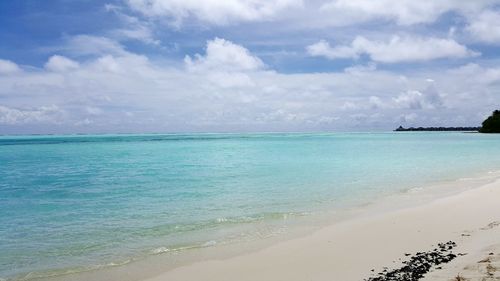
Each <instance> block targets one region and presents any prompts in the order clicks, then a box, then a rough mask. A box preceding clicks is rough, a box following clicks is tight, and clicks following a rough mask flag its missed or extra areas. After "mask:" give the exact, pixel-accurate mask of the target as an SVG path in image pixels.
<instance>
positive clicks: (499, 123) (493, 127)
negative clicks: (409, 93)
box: [394, 110, 500, 133]
mask: <svg viewBox="0 0 500 281" xmlns="http://www.w3.org/2000/svg"><path fill="white" fill-rule="evenodd" d="M482 125H483V126H481V127H417V128H415V127H410V128H404V127H403V126H399V127H398V128H397V129H396V130H394V131H395V132H423V131H431V132H432V131H435V132H439V131H461V132H480V133H500V110H495V111H493V113H492V114H491V116H489V117H488V118H486V120H484V121H483V124H482Z"/></svg>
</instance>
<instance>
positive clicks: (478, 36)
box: [0, 0, 500, 134]
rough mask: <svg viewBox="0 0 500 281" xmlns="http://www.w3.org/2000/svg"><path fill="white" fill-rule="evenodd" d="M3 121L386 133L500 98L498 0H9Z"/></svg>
mask: <svg viewBox="0 0 500 281" xmlns="http://www.w3.org/2000/svg"><path fill="white" fill-rule="evenodd" d="M0 42H1V43H0V134H12V133H105V132H109V133H112V132H186V131H195V132H237V131H380V130H390V129H393V128H395V127H397V126H399V125H403V126H476V125H479V124H480V122H481V121H482V120H483V119H484V117H485V116H487V115H488V114H489V113H490V112H491V111H492V110H494V109H496V108H500V0H474V1H463V0H419V1H416V0H109V1H107V2H106V1H102V0H51V1H39V0H24V1H18V0H3V1H0Z"/></svg>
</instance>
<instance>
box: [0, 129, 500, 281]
mask: <svg viewBox="0 0 500 281" xmlns="http://www.w3.org/2000/svg"><path fill="white" fill-rule="evenodd" d="M499 170H500V136H499V135H489V134H479V133H464V132H400V133H394V132H387V133H246V134H225V133H217V134H207V133H203V134H140V135H47V136H44V135H36V136H1V137H0V280H34V279H37V278H41V277H49V276H58V275H63V274H69V273H78V272H84V271H91V270H97V269H101V268H105V267H108V266H119V265H122V264H128V263H131V262H134V261H138V260H141V259H145V258H148V257H150V256H154V255H168V254H172V253H177V254H178V253H183V252H191V253H193V251H196V250H197V249H200V248H216V247H218V246H219V245H226V244H232V243H233V244H234V243H240V242H242V241H249V240H258V239H265V238H266V237H275V236H279V235H283V232H286V231H287V229H288V226H289V225H292V224H294V222H295V221H297V220H299V219H300V220H304V218H306V220H307V218H309V217H311V218H313V217H315V216H317V215H320V214H325V213H328V214H331V215H332V216H334V214H335V212H332V211H336V210H344V209H350V208H351V209H352V208H355V207H356V206H362V205H364V204H368V203H370V202H373V201H374V200H378V199H380V198H383V197H387V196H392V195H394V194H400V193H404V192H409V191H411V190H415V189H418V188H420V187H424V186H428V185H432V184H434V183H437V182H442V181H457V180H460V179H464V178H467V177H471V176H474V175H479V174H483V173H488V172H495V171H499ZM263 226H266V227H263Z"/></svg>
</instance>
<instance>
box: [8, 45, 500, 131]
mask: <svg viewBox="0 0 500 281" xmlns="http://www.w3.org/2000/svg"><path fill="white" fill-rule="evenodd" d="M73 59H74V58H73ZM78 63H79V68H78V71H62V72H53V71H50V70H49V69H40V68H34V67H30V66H26V68H25V70H24V71H22V72H19V73H14V74H12V75H1V76H0V98H1V100H2V101H7V102H8V103H3V107H2V109H1V111H2V113H1V115H0V116H1V120H2V121H1V122H2V123H3V124H11V125H16V126H23V124H30V123H33V124H41V123H48V124H52V123H50V122H55V123H57V124H59V125H58V126H59V127H58V128H60V127H66V128H68V129H67V130H68V131H107V132H116V131H136V132H141V131H142V132H144V131H156V132H158V131H241V130H245V131H269V130H274V131H276V130H282V131H287V130H290V131H300V130H320V129H329V130H330V129H331V130H352V129H356V130H358V129H359V130H362V129H376V128H381V129H391V128H393V127H396V126H398V125H399V122H400V120H401V118H400V116H409V114H411V113H412V112H418V114H419V115H418V118H417V119H415V120H414V122H424V121H425V120H438V121H432V122H434V123H432V124H429V123H425V124H422V125H450V126H451V125H476V124H479V122H480V118H481V116H480V115H479V114H478V113H480V112H485V114H486V113H489V112H490V111H491V110H492V108H491V107H492V106H494V105H495V104H498V95H497V93H498V92H500V83H498V82H499V81H500V68H495V67H493V68H487V67H484V66H481V65H478V64H470V65H465V66H463V67H460V68H454V69H452V70H448V69H446V68H444V67H443V68H437V70H434V68H431V69H423V68H418V69H415V70H412V71H406V72H400V71H397V72H393V71H389V70H384V69H383V68H382V69H377V68H376V67H375V66H374V65H370V64H369V65H368V66H358V67H351V68H348V69H346V70H345V71H337V72H325V73H279V72H277V71H273V70H272V69H270V68H269V67H265V66H264V65H263V63H262V61H261V60H260V59H259V58H258V57H257V56H256V55H255V54H252V53H251V52H250V51H248V50H247V49H246V48H244V47H243V46H239V45H236V44H234V43H231V42H229V41H227V40H224V39H214V40H211V41H209V42H208V43H207V50H206V53H203V54H201V55H197V56H194V57H189V59H188V62H187V63H186V65H185V67H172V66H171V65H166V64H162V63H156V62H155V61H150V60H149V59H148V58H147V57H145V56H141V55H138V54H134V53H131V52H125V53H123V54H106V55H94V56H85V57H79V58H78ZM429 77H431V78H432V80H434V82H432V83H430V82H427V81H426V79H428V78H429ZM51 104H53V105H54V106H55V108H52V109H51V108H50V107H46V105H51ZM44 106H45V107H44ZM51 112H52V113H51ZM457 112H460V113H461V115H462V117H463V119H460V120H463V121H460V120H459V119H457V118H458V117H457ZM425 118H427V119H425ZM82 120H83V121H82ZM86 120H88V121H86ZM37 122H38V123H37ZM429 122H430V121H429ZM440 122H441V123H440ZM84 124H86V125H85V126H80V125H84ZM10 127H11V126H0V131H2V132H5V130H6V128H10ZM16 128H20V127H16Z"/></svg>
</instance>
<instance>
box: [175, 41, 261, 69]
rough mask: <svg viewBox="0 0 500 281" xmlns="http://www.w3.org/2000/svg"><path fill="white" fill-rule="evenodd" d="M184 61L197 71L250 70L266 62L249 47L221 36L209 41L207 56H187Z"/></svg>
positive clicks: (188, 66) (189, 67) (259, 67)
mask: <svg viewBox="0 0 500 281" xmlns="http://www.w3.org/2000/svg"><path fill="white" fill-rule="evenodd" d="M184 62H185V64H186V67H187V68H188V69H189V70H195V71H199V70H216V71H248V70H257V69H261V68H263V67H264V63H263V62H262V61H261V60H260V59H259V58H258V57H256V56H254V55H252V54H251V53H250V51H248V49H246V48H244V47H242V46H240V45H237V44H234V43H233V42H231V41H228V40H224V39H221V38H215V39H214V40H210V41H208V42H207V47H206V54H205V56H203V55H200V54H196V55H195V56H194V58H191V57H190V56H186V57H185V59H184Z"/></svg>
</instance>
